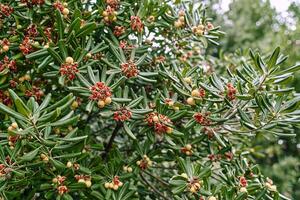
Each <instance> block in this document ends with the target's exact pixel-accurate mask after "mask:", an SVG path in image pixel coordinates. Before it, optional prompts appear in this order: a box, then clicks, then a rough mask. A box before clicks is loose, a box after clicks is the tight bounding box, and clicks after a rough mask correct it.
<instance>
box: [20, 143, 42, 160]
mask: <svg viewBox="0 0 300 200" xmlns="http://www.w3.org/2000/svg"><path fill="white" fill-rule="evenodd" d="M39 150H40V147H39V148H37V149H35V150H33V151H31V152H29V153H26V154H25V155H24V156H23V157H21V159H20V160H21V162H29V161H32V160H33V159H34V158H35V157H36V156H37V154H38V152H39Z"/></svg>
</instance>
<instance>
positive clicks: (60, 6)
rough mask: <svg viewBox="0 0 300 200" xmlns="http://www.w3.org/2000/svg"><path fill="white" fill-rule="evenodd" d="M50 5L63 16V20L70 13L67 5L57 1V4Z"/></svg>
mask: <svg viewBox="0 0 300 200" xmlns="http://www.w3.org/2000/svg"><path fill="white" fill-rule="evenodd" d="M52 5H53V7H54V8H55V9H57V10H59V11H60V12H61V13H62V14H63V15H64V18H66V17H67V16H68V14H69V13H70V11H69V9H68V8H67V6H68V3H61V2H59V1H57V2H55V3H53V4H52Z"/></svg>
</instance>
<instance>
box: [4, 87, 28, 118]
mask: <svg viewBox="0 0 300 200" xmlns="http://www.w3.org/2000/svg"><path fill="white" fill-rule="evenodd" d="M8 91H9V94H10V96H11V98H12V100H13V101H14V103H15V106H16V108H17V111H18V112H19V113H21V114H22V115H24V116H26V117H29V116H30V115H31V111H30V109H29V108H28V107H27V106H26V104H25V103H24V102H23V101H22V99H21V98H20V97H19V96H18V95H17V94H16V93H15V92H14V91H13V90H11V89H9V90H8Z"/></svg>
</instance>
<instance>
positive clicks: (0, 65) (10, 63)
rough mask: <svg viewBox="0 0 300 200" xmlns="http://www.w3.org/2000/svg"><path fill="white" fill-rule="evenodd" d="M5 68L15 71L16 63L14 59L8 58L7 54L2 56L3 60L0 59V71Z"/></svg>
mask: <svg viewBox="0 0 300 200" xmlns="http://www.w3.org/2000/svg"><path fill="white" fill-rule="evenodd" d="M5 69H9V70H10V71H13V72H16V71H17V65H16V61H15V60H9V58H8V57H7V56H4V58H3V61H0V72H2V71H3V70H5Z"/></svg>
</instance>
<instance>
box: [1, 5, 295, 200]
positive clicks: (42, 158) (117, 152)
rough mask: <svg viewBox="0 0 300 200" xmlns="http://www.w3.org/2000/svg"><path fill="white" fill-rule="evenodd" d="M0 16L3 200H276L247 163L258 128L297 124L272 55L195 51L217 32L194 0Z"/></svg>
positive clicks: (272, 130) (4, 11)
mask: <svg viewBox="0 0 300 200" xmlns="http://www.w3.org/2000/svg"><path fill="white" fill-rule="evenodd" d="M84 2H85V3H84ZM0 10H1V12H0V20H1V21H0V22H1V23H0V26H1V42H0V47H1V54H0V58H1V62H0V83H1V85H0V88H1V93H0V100H1V102H2V103H0V111H1V115H0V117H1V124H0V127H1V130H2V131H1V133H0V136H1V143H0V144H1V146H0V150H1V151H0V162H1V164H0V184H1V187H0V194H1V196H2V198H3V199H55V198H56V199H91V198H95V199H120V200H121V199H122V200H125V199H209V200H214V199H237V200H238V199H248V198H249V199H254V198H255V199H259V198H262V199H279V198H285V197H284V196H283V195H281V194H279V193H278V191H277V189H276V185H275V184H274V183H273V182H272V180H270V179H268V178H266V177H264V176H263V174H261V173H260V170H259V168H258V166H257V165H255V163H254V162H253V160H252V159H251V154H252V153H254V152H253V151H254V150H253V149H251V140H253V139H255V136H256V135H257V134H263V135H264V136H265V137H266V138H268V137H278V136H280V137H289V136H294V134H293V128H292V126H293V123H299V110H297V109H298V104H299V100H300V97H299V96H297V95H295V94H294V91H293V88H289V87H288V85H287V84H286V83H287V82H288V81H290V80H291V79H292V77H293V72H294V71H296V70H298V69H299V65H296V66H292V67H289V68H287V69H285V70H282V69H281V67H280V66H282V65H283V62H284V61H285V60H286V58H287V57H286V56H284V55H282V54H281V53H280V49H279V48H276V49H275V50H274V52H273V53H272V54H270V55H266V56H260V54H259V53H258V52H253V51H251V50H250V51H249V54H250V55H249V57H243V56H240V57H237V58H232V59H235V61H236V60H238V62H237V63H238V64H236V65H235V64H232V63H233V62H232V63H231V64H230V65H229V64H228V63H227V62H225V61H222V60H219V59H218V58H216V57H211V56H209V55H207V54H206V49H207V47H208V46H209V45H218V40H219V37H220V36H222V35H224V33H223V32H222V31H220V30H219V29H220V27H214V25H213V23H212V22H211V19H209V18H208V17H207V16H206V15H205V7H204V6H203V5H202V4H199V3H190V2H185V3H178V2H177V3H170V2H169V1H155V0H144V1H133V0H127V1H118V0H106V1H97V3H92V2H90V1H76V0H75V1H71V0H70V1H62V2H59V1H56V2H53V1H44V0H21V2H19V1H2V3H1V4H0ZM229 62H230V61H229ZM222 71H227V72H226V73H223V72H222Z"/></svg>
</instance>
